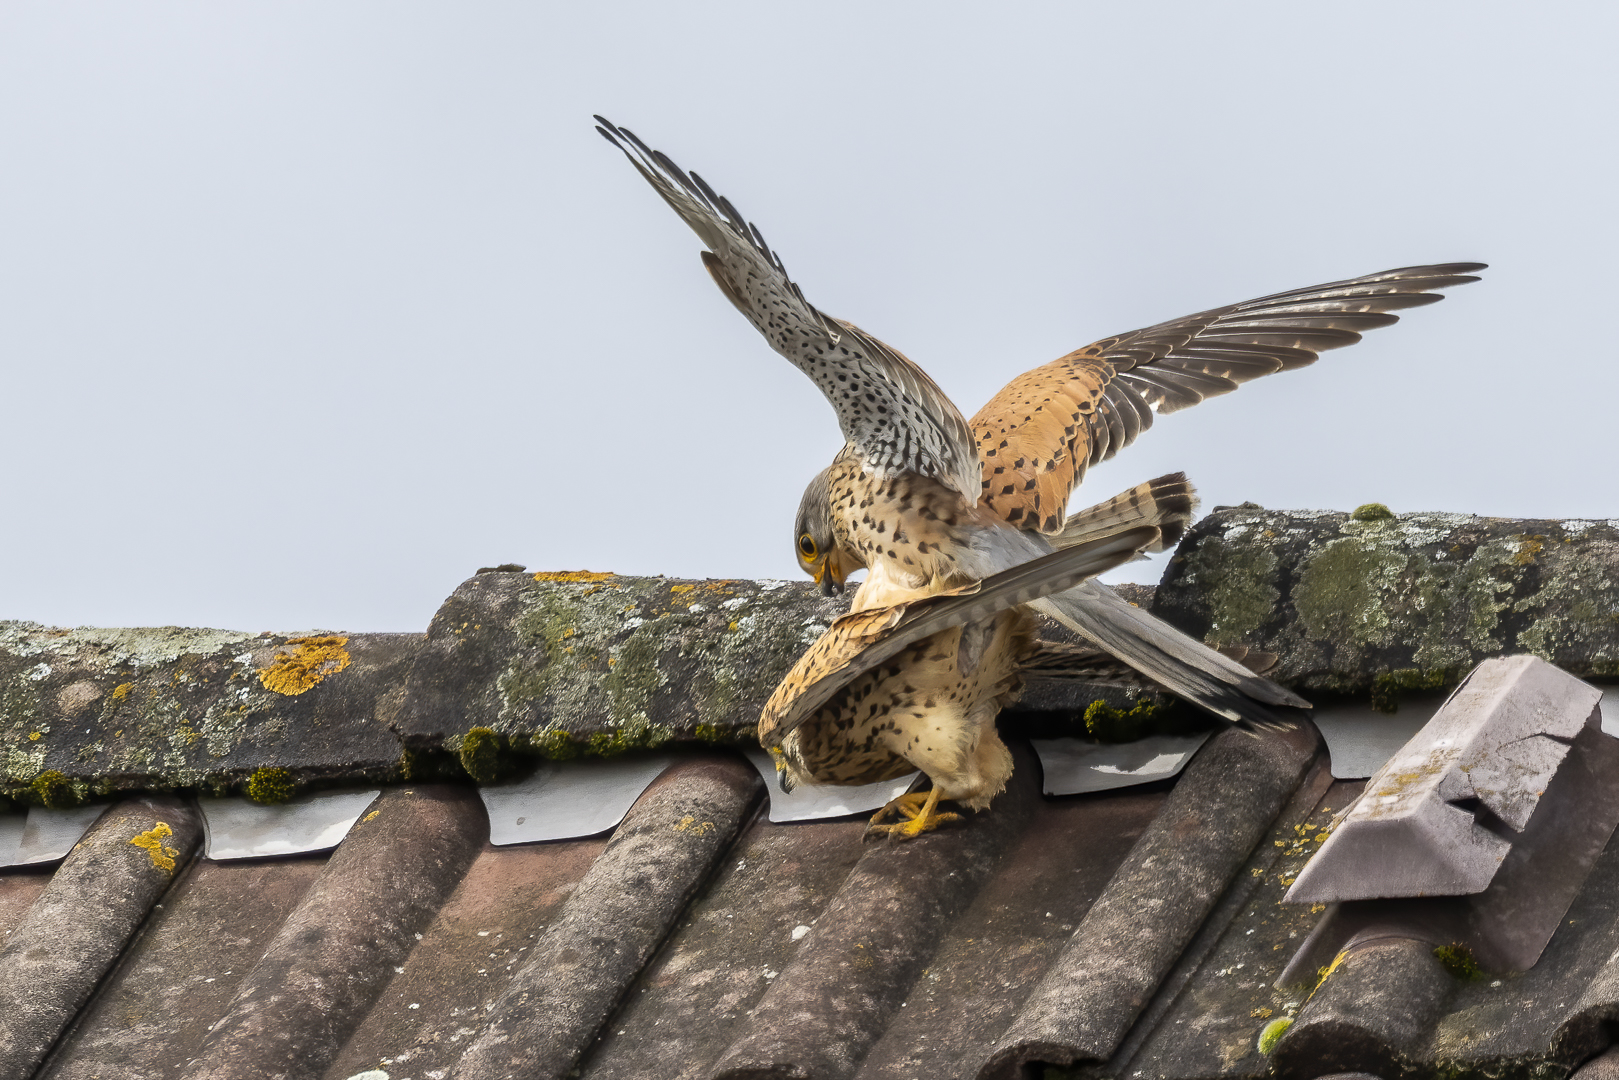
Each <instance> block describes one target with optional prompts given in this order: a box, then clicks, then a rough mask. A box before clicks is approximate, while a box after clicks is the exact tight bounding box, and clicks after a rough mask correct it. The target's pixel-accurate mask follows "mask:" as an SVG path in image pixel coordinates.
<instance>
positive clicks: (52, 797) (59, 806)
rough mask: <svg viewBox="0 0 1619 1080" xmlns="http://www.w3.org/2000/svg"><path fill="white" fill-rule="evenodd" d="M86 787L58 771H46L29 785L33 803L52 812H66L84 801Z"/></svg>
mask: <svg viewBox="0 0 1619 1080" xmlns="http://www.w3.org/2000/svg"><path fill="white" fill-rule="evenodd" d="M81 788H86V785H83V784H75V783H74V782H73V781H72V780H69V779H68V778H67V776H66V775H65V774H63V773H61V772H59V771H58V770H56V769H46V770H45V771H44V772H42V773H40V774H39V775H38V776H36V777H34V779H33V780H32V781H30V782H29V784H28V791H29V794H30V795H32V796H33V799H32V801H33V802H35V803H37V804H38V805H40V806H45V807H49V808H50V809H52V810H64V809H67V808H68V807H71V806H78V805H79V804H80V803H82V802H83V801H84V796H85V790H80V789H81Z"/></svg>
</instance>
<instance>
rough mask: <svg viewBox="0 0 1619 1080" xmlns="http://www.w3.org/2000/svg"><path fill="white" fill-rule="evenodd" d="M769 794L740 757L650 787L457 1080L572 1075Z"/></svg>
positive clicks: (681, 768) (687, 769) (692, 768)
mask: <svg viewBox="0 0 1619 1080" xmlns="http://www.w3.org/2000/svg"><path fill="white" fill-rule="evenodd" d="M760 789H761V784H760V782H759V778H758V776H756V775H755V774H754V771H753V769H752V768H751V767H750V766H749V765H748V764H747V763H746V762H743V761H740V760H738V759H735V758H725V759H706V760H699V761H692V762H688V763H684V764H681V765H678V766H676V767H675V768H673V769H670V770H669V771H668V772H666V773H664V774H663V776H661V777H660V778H659V779H658V780H657V781H656V782H655V783H654V784H653V785H652V786H651V787H650V788H648V789H647V791H646V793H645V794H644V795H642V796H641V798H640V801H638V802H637V803H636V804H635V806H634V807H633V808H632V809H631V810H630V812H629V815H628V816H627V817H626V818H625V819H624V823H623V824H622V825H620V826H619V828H618V831H617V832H616V833H615V834H614V835H613V839H612V840H611V841H610V842H609V843H608V845H607V848H606V850H604V851H603V852H602V853H601V855H600V856H598V857H597V859H596V861H595V862H594V863H593V864H592V865H591V868H590V870H589V872H588V873H586V874H585V876H584V879H583V880H582V881H580V883H579V885H578V886H577V887H576V888H575V889H574V890H573V893H572V894H571V895H570V896H569V897H568V901H567V903H566V904H565V906H564V907H563V910H562V913H561V915H560V916H559V917H558V918H557V920H556V921H555V922H553V923H552V924H551V925H550V926H549V927H547V928H546V930H545V932H544V933H543V934H542V935H541V936H540V938H539V939H538V940H537V941H536V942H535V945H534V947H533V948H532V949H531V950H530V954H529V960H528V962H527V964H526V965H525V966H524V967H523V969H522V970H521V971H520V972H519V973H518V974H517V975H516V976H515V977H514V978H513V980H512V982H511V985H510V986H509V987H508V988H507V990H506V993H505V994H503V995H502V996H501V998H500V1000H499V1001H498V1002H496V1004H495V1007H494V1008H493V1009H492V1010H491V1011H490V1014H489V1023H488V1026H487V1027H485V1028H484V1030H483V1031H482V1032H481V1033H480V1034H479V1036H478V1038H477V1040H476V1041H475V1042H474V1043H473V1044H472V1046H471V1047H470V1048H469V1049H468V1051H467V1053H466V1055H465V1056H464V1057H463V1058H462V1059H461V1064H460V1066H459V1068H458V1069H457V1070H456V1071H455V1076H456V1077H458V1078H459V1080H485V1078H491V1080H492V1078H496V1077H506V1076H510V1075H514V1073H520V1075H522V1076H523V1077H524V1078H525V1080H539V1078H544V1077H551V1078H558V1077H562V1076H566V1075H567V1074H568V1073H569V1071H570V1070H571V1069H573V1067H574V1065H575V1063H576V1062H577V1060H578V1058H579V1056H580V1055H581V1054H582V1053H583V1052H584V1050H585V1048H586V1047H588V1046H589V1045H590V1042H591V1040H592V1039H593V1038H594V1037H595V1035H596V1032H597V1030H598V1029H599V1028H600V1027H601V1025H602V1022H603V1021H605V1020H606V1019H607V1017H608V1015H609V1014H610V1013H611V1012H612V1010H613V1008H614V1007H615V1006H616V1005H617V1004H618V1001H619V999H620V998H621V997H622V996H623V994H624V991H625V989H626V988H627V987H628V986H629V985H630V983H631V982H632V981H633V980H634V979H635V976H636V975H637V974H638V973H639V972H640V971H641V969H642V968H643V967H644V966H645V964H646V962H647V960H648V959H649V958H650V957H651V955H652V953H653V951H654V950H655V949H657V947H658V945H659V944H660V943H661V942H662V941H663V939H664V937H665V936H666V935H667V934H668V932H669V930H670V928H671V927H672V926H673V925H674V923H675V921H676V920H677V919H678V918H679V917H680V913H681V912H682V911H683V910H685V907H686V902H687V900H689V899H690V898H691V896H692V894H693V893H695V892H696V891H697V889H698V888H699V887H700V886H701V885H702V884H703V882H705V881H707V880H708V878H709V876H710V874H711V873H712V872H713V869H714V866H715V864H716V862H717V861H718V859H719V858H720V856H721V855H723V854H724V853H725V851H726V850H727V849H728V848H729V847H730V844H731V841H732V839H733V838H734V837H735V836H736V834H737V832H738V831H739V830H740V828H741V827H742V825H743V823H744V822H746V821H747V820H748V818H749V817H750V816H751V813H752V810H753V808H754V806H755V803H756V800H757V799H758V797H759V794H760Z"/></svg>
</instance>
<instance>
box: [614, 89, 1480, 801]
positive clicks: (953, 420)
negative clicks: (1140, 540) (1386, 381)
mask: <svg viewBox="0 0 1619 1080" xmlns="http://www.w3.org/2000/svg"><path fill="white" fill-rule="evenodd" d="M596 119H597V121H598V123H599V124H600V126H599V128H598V130H599V131H600V132H601V134H602V135H603V136H604V137H606V138H607V140H608V141H609V142H611V143H612V144H613V145H615V146H617V147H618V148H619V149H620V150H621V151H623V152H624V154H625V156H626V157H627V158H628V159H629V160H630V162H631V163H632V164H633V165H634V166H635V168H636V169H637V170H638V171H639V172H640V173H641V175H642V176H643V177H644V178H645V179H646V180H647V182H648V183H650V184H651V185H652V187H653V188H654V190H656V191H657V192H658V194H659V195H660V196H662V198H663V199H664V201H665V202H667V203H668V204H669V206H670V207H671V208H673V209H674V211H675V212H676V214H677V215H679V217H680V218H681V219H682V220H683V221H685V223H686V224H687V225H688V226H689V227H690V228H691V229H692V230H693V231H694V232H696V233H697V235H698V237H699V238H700V239H701V240H702V241H703V244H704V245H705V247H706V248H707V250H706V251H703V252H702V253H701V255H702V260H703V264H704V265H705V266H706V267H707V269H708V271H709V273H710V275H711V276H712V277H713V279H714V281H715V283H716V284H717V285H718V286H719V288H720V290H721V291H722V292H723V293H724V294H725V295H726V297H727V298H728V299H729V300H730V301H731V303H732V304H733V305H734V306H735V307H736V308H737V309H738V310H739V311H741V312H742V314H743V315H744V316H745V317H746V318H747V319H748V321H749V322H750V323H752V324H753V326H754V327H755V328H756V329H757V330H759V332H760V333H762V334H763V335H764V336H765V339H766V340H767V341H768V342H769V343H770V345H771V346H772V348H774V349H775V350H776V351H777V352H779V353H781V354H782V355H783V356H785V357H786V358H787V359H788V360H789V361H791V362H792V363H793V364H794V365H795V366H796V367H798V368H799V369H800V370H801V371H803V372H804V373H805V374H806V375H808V376H809V377H810V378H811V380H812V381H814V382H815V384H816V385H817V386H818V387H820V389H821V391H822V393H823V394H825V396H826V397H827V399H828V401H829V402H830V403H831V404H832V406H833V409H834V411H835V412H836V413H837V416H838V422H839V426H840V427H841V429H842V432H843V436H844V440H845V444H844V447H843V449H842V450H841V451H840V452H839V453H838V455H837V456H836V458H835V459H834V460H833V463H832V465H831V466H830V467H829V468H827V469H826V470H824V471H823V472H822V473H821V474H820V475H818V476H817V477H815V478H814V480H812V481H811V483H810V484H809V486H808V488H807V489H806V491H805V493H804V498H803V501H802V503H801V505H800V509H799V514H798V520H797V522H796V525H795V530H794V546H795V552H796V555H797V558H798V561H799V565H800V566H801V567H802V568H803V569H804V570H805V571H806V572H807V573H809V574H810V575H811V576H812V577H814V578H815V580H816V581H817V582H819V583H820V584H821V586H822V588H823V589H824V590H826V591H828V592H830V591H832V590H834V589H836V588H839V587H841V585H842V583H843V581H844V579H845V578H846V577H847V575H848V574H850V573H852V572H854V571H855V570H857V569H861V568H864V569H865V570H866V571H867V577H866V580H865V581H864V582H863V583H862V584H861V586H860V588H859V590H858V591H857V592H856V594H855V597H854V602H853V608H854V610H856V611H860V610H866V609H872V608H881V607H891V606H894V605H898V604H903V603H906V602H909V601H912V600H915V599H916V598H918V597H919V596H926V595H929V594H932V593H937V592H941V591H945V590H949V589H953V588H959V587H961V586H963V585H966V584H968V583H971V582H975V581H982V580H984V579H987V578H990V577H992V576H993V575H995V574H997V573H999V572H1002V571H1004V570H1007V569H1009V568H1011V567H1014V566H1017V565H1018V564H1020V563H1024V562H1027V561H1029V560H1032V559H1036V558H1039V557H1041V556H1043V555H1046V554H1048V553H1050V552H1051V551H1052V549H1053V547H1054V546H1056V544H1054V541H1059V542H1060V538H1062V537H1063V536H1064V534H1065V531H1066V530H1067V529H1068V527H1069V526H1070V524H1073V525H1075V526H1077V527H1078V528H1079V530H1080V532H1081V533H1084V534H1085V535H1095V533H1094V532H1089V531H1087V530H1092V529H1093V527H1094V529H1097V530H1100V532H1101V533H1102V534H1105V532H1106V530H1107V525H1106V518H1107V516H1108V514H1109V513H1110V512H1111V511H1110V510H1109V509H1108V507H1110V506H1113V505H1115V504H1118V503H1119V502H1120V500H1123V501H1124V502H1125V503H1126V504H1128V502H1129V501H1130V499H1131V497H1132V493H1131V492H1127V493H1125V494H1124V495H1122V496H1119V497H1116V499H1114V500H1109V502H1108V503H1104V504H1101V505H1100V506H1098V507H1093V508H1092V510H1090V511H1083V512H1081V513H1080V514H1078V515H1075V516H1074V521H1073V522H1072V523H1071V522H1070V520H1069V515H1067V514H1066V505H1067V502H1068V497H1069V495H1070V494H1071V492H1072V490H1073V488H1074V487H1075V486H1076V485H1077V484H1078V483H1079V482H1080V481H1081V480H1082V479H1083V477H1084V474H1085V471H1086V469H1087V468H1088V467H1089V466H1091V465H1093V464H1096V463H1098V462H1100V461H1104V460H1106V459H1108V458H1110V457H1112V456H1113V455H1114V454H1115V453H1117V452H1118V451H1119V450H1120V449H1122V448H1123V447H1124V446H1127V445H1128V444H1129V443H1130V442H1132V441H1134V439H1135V438H1136V436H1137V435H1139V434H1140V432H1141V431H1143V430H1145V429H1146V428H1147V427H1149V426H1150V425H1151V423H1152V420H1153V416H1154V413H1155V411H1156V412H1174V411H1176V410H1178V409H1182V408H1186V407H1188V406H1190V405H1194V404H1196V403H1198V402H1199V401H1202V400H1203V399H1204V398H1207V397H1212V396H1215V395H1218V394H1222V393H1226V392H1229V391H1231V390H1234V389H1236V387H1237V386H1238V385H1239V384H1240V383H1242V382H1245V381H1247V380H1249V379H1252V378H1256V377H1258V376H1260V375H1265V374H1270V373H1272V372H1276V371H1285V370H1291V369H1294V368H1298V367H1303V366H1304V365H1306V364H1309V363H1312V362H1314V360H1315V359H1316V357H1317V355H1318V354H1319V353H1320V352H1322V351H1323V350H1326V349H1330V348H1338V347H1341V346H1344V345H1350V344H1353V343H1354V342H1356V341H1359V340H1360V336H1361V333H1362V332H1363V331H1366V330H1370V329H1375V328H1377V327H1380V326H1387V325H1389V324H1390V323H1393V322H1395V321H1397V320H1398V316H1397V315H1394V314H1393V312H1394V311H1397V310H1400V309H1403V308H1409V307H1416V306H1420V305H1423V304H1428V303H1432V302H1434V301H1436V300H1438V299H1439V298H1440V297H1439V296H1438V295H1437V294H1436V293H1434V292H1433V291H1432V290H1435V289H1440V288H1444V287H1447V286H1452V285H1459V284H1463V283H1466V282H1470V281H1476V280H1477V278H1476V277H1474V276H1472V272H1473V271H1475V270H1479V269H1482V268H1483V266H1482V264H1478V263H1450V264H1444V265H1435V266H1420V267H1407V268H1404V269H1398V270H1390V271H1385V272H1383V273H1380V274H1371V275H1367V276H1365V277H1360V278H1353V279H1349V280H1346V281H1338V282H1331V283H1328V284H1326V285H1319V286H1313V287H1310V288H1305V289H1296V290H1293V291H1290V292H1285V293H1278V294H1275V295H1272V296H1267V297H1261V298H1259V299H1257V300H1250V301H1247V302H1244V303H1239V304H1232V305H1229V306H1226V307H1222V308H1215V309H1212V310H1210V311H1205V312H1200V313H1198V314H1196V315H1191V316H1187V317H1184V318H1181V319H1175V320H1172V321H1170V322H1167V323H1161V324H1158V325H1156V326H1151V327H1147V328H1145V329H1142V330H1136V331H1132V332H1129V333H1126V334H1120V335H1117V336H1114V337H1109V338H1104V339H1102V340H1100V341H1098V342H1095V343H1093V344H1091V345H1088V346H1086V347H1085V348H1082V349H1078V350H1076V351H1074V352H1072V353H1069V354H1068V355H1066V356H1063V357H1060V358H1059V359H1057V360H1054V361H1052V362H1051V363H1048V364H1045V365H1044V366H1041V367H1037V368H1034V369H1033V370H1031V371H1028V372H1026V373H1024V374H1023V375H1021V376H1019V377H1017V378H1016V379H1014V380H1012V382H1010V383H1009V384H1007V386H1006V387H1005V388H1004V389H1003V390H1001V392H1000V393H998V394H997V395H995V397H994V398H993V399H991V401H990V402H989V403H988V404H987V405H986V406H985V407H984V408H983V409H982V410H980V411H979V413H978V414H977V415H976V416H975V417H974V418H973V421H972V422H971V423H969V422H968V421H967V420H965V419H964V418H963V417H962V414H961V412H960V411H959V410H958V409H957V408H956V407H955V405H954V404H953V403H952V402H951V401H950V399H949V398H948V397H947V396H946V395H945V394H944V392H943V391H942V390H941V389H940V388H939V387H938V386H937V385H936V384H935V383H934V382H933V380H932V379H930V378H929V377H928V375H927V374H926V373H925V372H924V371H923V370H922V369H921V368H920V367H918V366H917V365H916V364H914V363H913V362H911V361H910V360H909V359H907V358H906V357H904V356H903V355H901V354H900V353H899V352H898V351H896V350H894V349H893V348H891V347H889V346H888V345H886V344H884V343H883V342H881V341H879V340H878V339H876V338H875V337H873V336H871V335H870V334H868V333H866V332H865V331H863V330H861V329H860V328H859V327H857V326H855V325H854V324H852V323H849V322H845V321H842V320H839V319H834V318H831V317H830V316H828V315H826V314H824V313H822V312H821V311H819V310H818V309H816V308H815V307H814V306H813V305H812V304H810V303H809V302H808V301H807V300H806V299H805V298H804V295H803V293H802V292H801V291H800V289H799V288H798V286H797V285H796V284H794V283H793V281H792V280H791V279H790V278H789V277H788V275H787V272H786V269H785V267H784V266H783V265H782V262H781V259H780V258H779V257H778V256H777V255H776V254H775V253H774V252H772V251H771V250H770V247H769V245H768V244H767V243H766V242H765V239H764V236H763V234H761V233H760V231H759V229H758V228H757V227H756V226H754V225H753V224H751V223H750V222H747V221H746V220H745V219H744V218H743V217H742V215H741V214H740V213H738V212H737V211H736V209H735V207H733V206H732V205H731V203H730V202H729V201H728V200H727V199H725V198H724V197H723V196H720V195H718V194H717V193H715V191H714V190H713V189H712V188H711V187H710V186H709V185H708V184H707V183H706V182H705V181H704V180H703V179H702V177H700V176H698V175H696V174H695V173H693V174H687V173H686V172H684V171H682V170H681V169H680V168H679V167H678V166H677V165H675V163H674V162H673V161H672V160H670V159H669V158H668V157H667V156H666V155H664V154H662V153H661V152H658V151H654V150H652V149H650V148H649V147H648V146H646V144H645V143H643V142H642V141H641V140H640V139H638V138H637V137H636V136H635V135H634V134H633V133H631V132H629V131H627V130H625V129H623V128H618V127H615V126H613V125H612V124H610V123H609V122H607V121H606V120H604V119H602V118H601V117H597V118H596ZM1133 490H1134V489H1133ZM1030 606H1031V607H1033V608H1034V609H1035V610H1037V611H1040V612H1043V613H1044V614H1047V615H1049V616H1051V617H1052V618H1054V619H1056V620H1057V621H1058V622H1060V623H1062V624H1064V625H1066V626H1067V627H1069V628H1070V629H1071V630H1073V631H1075V632H1077V633H1078V634H1080V635H1081V636H1082V637H1084V638H1086V639H1087V640H1089V641H1091V642H1093V643H1095V644H1096V645H1098V646H1100V647H1101V648H1103V649H1105V650H1106V651H1108V652H1109V653H1112V654H1113V655H1114V656H1117V657H1118V658H1119V659H1121V660H1123V661H1124V662H1125V663H1127V664H1129V665H1130V666H1131V667H1133V668H1135V669H1136V670H1138V671H1140V672H1142V673H1143V674H1145V675H1147V676H1148V677H1149V678H1151V679H1153V680H1155V681H1156V682H1158V683H1160V684H1162V685H1164V686H1165V687H1167V688H1168V689H1169V690H1170V691H1171V692H1173V693H1175V694H1176V695H1178V696H1180V697H1182V698H1184V699H1186V700H1188V701H1190V702H1192V703H1193V704H1195V705H1197V706H1199V707H1201V708H1203V709H1205V710H1207V711H1209V712H1211V713H1213V714H1214V715H1216V716H1219V717H1221V718H1223V719H1225V720H1227V721H1230V722H1233V723H1239V724H1245V725H1249V726H1273V725H1275V724H1276V723H1277V722H1278V717H1277V714H1275V713H1274V712H1273V711H1272V708H1271V707H1274V706H1284V707H1299V708H1308V703H1307V702H1305V701H1304V700H1303V699H1301V698H1299V697H1297V696H1296V695H1294V694H1292V693H1290V692H1289V691H1287V690H1285V689H1283V688H1282V687H1279V686H1276V685H1275V684H1273V683H1270V682H1268V681H1267V680H1264V679H1262V678H1258V677H1256V676H1255V675H1253V674H1252V673H1251V672H1250V671H1248V670H1247V669H1246V668H1244V667H1243V666H1242V665H1241V664H1239V663H1237V662H1235V661H1233V660H1231V659H1228V658H1227V657H1225V656H1223V655H1221V654H1220V653H1218V652H1216V651H1215V650H1213V649H1210V648H1209V647H1208V646H1206V645H1204V644H1202V643H1201V642H1197V641H1193V640H1192V639H1190V638H1188V637H1186V636H1185V635H1183V634H1181V633H1179V632H1178V631H1175V630H1174V629H1173V628H1171V627H1169V626H1168V625H1167V624H1164V623H1162V622H1161V621H1159V620H1156V619H1154V618H1152V617H1151V616H1150V615H1148V614H1147V613H1145V612H1143V611H1141V610H1139V609H1138V608H1135V607H1132V606H1131V605H1129V604H1127V603H1125V602H1124V601H1123V600H1120V599H1119V598H1118V597H1117V596H1115V595H1114V594H1113V593H1112V592H1111V591H1109V590H1108V589H1106V588H1105V587H1103V586H1101V585H1099V584H1097V583H1095V582H1092V581H1086V582H1084V583H1083V584H1080V585H1077V586H1075V587H1074V588H1071V589H1069V590H1067V591H1065V592H1061V593H1054V594H1051V595H1049V596H1045V597H1041V598H1039V599H1036V600H1034V601H1033V602H1032V604H1031V605H1030ZM935 779H937V778H935Z"/></svg>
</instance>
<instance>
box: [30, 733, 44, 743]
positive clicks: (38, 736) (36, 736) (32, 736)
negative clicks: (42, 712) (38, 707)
mask: <svg viewBox="0 0 1619 1080" xmlns="http://www.w3.org/2000/svg"><path fill="white" fill-rule="evenodd" d="M44 737H45V733H44V732H43V731H30V732H29V733H28V741H29V742H38V741H39V740H40V739H42V738H44Z"/></svg>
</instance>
